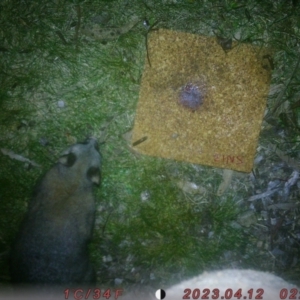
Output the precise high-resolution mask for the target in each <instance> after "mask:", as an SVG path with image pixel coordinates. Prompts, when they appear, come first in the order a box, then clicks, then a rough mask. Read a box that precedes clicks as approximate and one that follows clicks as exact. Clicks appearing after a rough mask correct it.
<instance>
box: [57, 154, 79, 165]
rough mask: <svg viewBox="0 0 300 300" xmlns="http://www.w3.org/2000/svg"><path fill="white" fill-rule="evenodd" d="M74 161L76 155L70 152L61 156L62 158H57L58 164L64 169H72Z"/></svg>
mask: <svg viewBox="0 0 300 300" xmlns="http://www.w3.org/2000/svg"><path fill="white" fill-rule="evenodd" d="M75 161H76V155H75V154H74V153H72V152H70V153H68V154H66V155H63V156H62V157H60V158H59V162H60V163H61V164H63V165H65V166H66V167H72V166H73V165H74V164H75Z"/></svg>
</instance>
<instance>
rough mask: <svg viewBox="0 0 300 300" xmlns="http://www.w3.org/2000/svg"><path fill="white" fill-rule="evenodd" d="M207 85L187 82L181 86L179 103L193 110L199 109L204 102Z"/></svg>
mask: <svg viewBox="0 0 300 300" xmlns="http://www.w3.org/2000/svg"><path fill="white" fill-rule="evenodd" d="M204 96H205V87H204V85H203V84H199V85H198V84H194V83H191V82H189V83H187V84H186V85H184V86H183V87H181V88H180V91H179V104H181V105H183V106H184V107H185V108H188V109H190V110H192V111H195V110H197V109H198V108H199V107H200V106H201V105H202V104H203V102H204Z"/></svg>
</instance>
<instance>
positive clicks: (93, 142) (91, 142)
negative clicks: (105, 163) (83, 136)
mask: <svg viewBox="0 0 300 300" xmlns="http://www.w3.org/2000/svg"><path fill="white" fill-rule="evenodd" d="M84 143H85V144H88V145H92V146H93V147H94V148H95V149H96V150H97V151H98V152H99V144H98V141H97V140H96V139H95V138H93V137H91V138H88V139H87V140H86V141H85V142H84Z"/></svg>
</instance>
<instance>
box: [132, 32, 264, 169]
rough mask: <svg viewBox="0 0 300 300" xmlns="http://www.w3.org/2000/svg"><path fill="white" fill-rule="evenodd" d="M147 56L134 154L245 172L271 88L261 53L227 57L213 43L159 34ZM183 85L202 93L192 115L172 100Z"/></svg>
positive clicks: (240, 50)
mask: <svg viewBox="0 0 300 300" xmlns="http://www.w3.org/2000/svg"><path fill="white" fill-rule="evenodd" d="M148 51H149V58H150V62H151V66H150V65H149V63H148V61H147V60H146V64H145V70H144V73H143V77H142V83H141V89H140V96H139V102H138V106H137V112H136V118H135V124H134V129H133V137H132V144H133V145H135V144H136V145H135V146H133V148H134V149H135V150H136V151H138V152H140V153H143V154H148V155H152V156H159V157H164V158H169V159H175V160H181V161H187V162H192V163H197V164H204V165H210V166H215V167H220V168H227V169H234V170H238V171H244V172H250V171H251V169H252V165H253V159H254V155H255V151H256V146H257V139H258V135H259V131H260V126H261V122H262V118H263V114H264V109H265V105H266V99H267V94H268V90H269V83H270V68H266V66H265V64H266V59H264V58H263V55H265V54H266V51H265V50H263V49H261V48H258V47H255V46H252V45H248V44H235V43H233V48H232V49H231V50H229V51H227V52H225V51H224V50H223V49H222V47H221V46H220V45H219V44H218V43H217V40H216V38H213V37H204V36H199V35H194V34H189V33H183V32H175V31H171V30H165V29H160V30H158V31H154V32H152V33H151V34H150V35H149V37H148ZM189 82H197V83H199V84H201V85H203V86H205V89H206V95H205V98H204V103H203V105H202V106H201V107H200V108H199V109H198V110H196V111H191V110H189V109H187V108H185V107H183V106H182V105H180V104H179V102H178V98H179V93H180V89H181V87H182V86H185V85H186V84H187V83H189ZM141 139H142V142H140V143H137V141H139V140H141ZM143 140H144V141H143Z"/></svg>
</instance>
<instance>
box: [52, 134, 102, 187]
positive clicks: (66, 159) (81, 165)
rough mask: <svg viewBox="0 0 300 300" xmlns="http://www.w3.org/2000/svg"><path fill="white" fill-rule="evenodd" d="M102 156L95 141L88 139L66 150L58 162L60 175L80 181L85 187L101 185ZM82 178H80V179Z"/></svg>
mask: <svg viewBox="0 0 300 300" xmlns="http://www.w3.org/2000/svg"><path fill="white" fill-rule="evenodd" d="M100 165H101V156H100V153H99V146H98V143H97V141H96V140H95V139H93V138H90V139H87V140H86V141H85V142H83V143H78V144H75V145H72V146H70V147H69V148H68V149H66V150H65V151H64V152H63V153H62V155H61V157H60V158H59V160H58V165H57V167H58V170H59V172H60V174H62V175H66V176H67V177H71V178H70V179H73V180H74V182H78V183H79V180H80V182H81V184H82V185H83V186H89V185H90V184H95V185H99V184H100V181H101V174H100ZM78 177H80V178H78Z"/></svg>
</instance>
